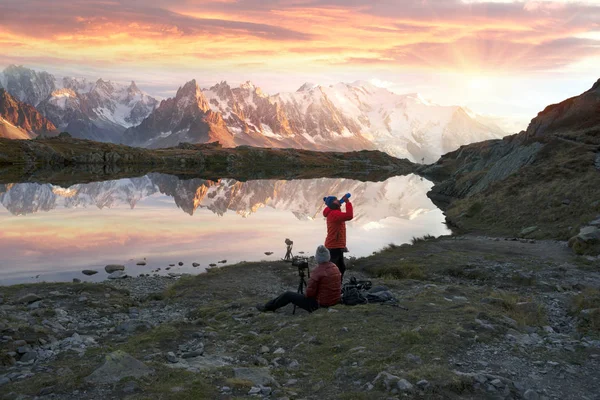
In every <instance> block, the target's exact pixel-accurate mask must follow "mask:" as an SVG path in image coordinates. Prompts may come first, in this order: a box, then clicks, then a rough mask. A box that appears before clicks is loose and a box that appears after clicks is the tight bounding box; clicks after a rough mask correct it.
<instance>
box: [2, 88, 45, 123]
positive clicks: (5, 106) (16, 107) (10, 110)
mask: <svg viewBox="0 0 600 400" xmlns="http://www.w3.org/2000/svg"><path fill="white" fill-rule="evenodd" d="M0 118H2V119H4V120H5V121H8V122H9V123H10V124H12V125H14V126H16V127H18V128H21V129H23V130H24V131H26V132H34V133H46V132H53V131H55V130H56V127H55V126H54V125H53V124H52V122H50V121H48V120H47V119H46V118H44V117H43V116H42V114H40V113H39V112H38V110H36V109H35V107H33V106H31V105H29V104H27V103H23V102H21V101H18V100H17V99H15V98H13V97H12V96H11V95H10V93H8V92H7V91H6V90H4V89H0Z"/></svg>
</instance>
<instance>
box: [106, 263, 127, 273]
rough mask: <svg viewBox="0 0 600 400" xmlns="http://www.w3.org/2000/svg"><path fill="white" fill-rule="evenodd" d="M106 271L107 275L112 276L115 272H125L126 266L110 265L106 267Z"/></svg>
mask: <svg viewBox="0 0 600 400" xmlns="http://www.w3.org/2000/svg"><path fill="white" fill-rule="evenodd" d="M104 270H105V271H106V272H107V273H109V274H112V273H113V272H115V271H124V270H125V266H124V265H119V264H109V265H107V266H106V267H104Z"/></svg>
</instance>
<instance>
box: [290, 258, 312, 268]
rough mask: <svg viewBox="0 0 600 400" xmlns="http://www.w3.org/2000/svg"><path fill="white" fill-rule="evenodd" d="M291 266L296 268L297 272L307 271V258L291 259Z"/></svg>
mask: <svg viewBox="0 0 600 400" xmlns="http://www.w3.org/2000/svg"><path fill="white" fill-rule="evenodd" d="M292 265H293V266H294V267H298V270H303V269H308V257H299V256H295V257H294V258H293V259H292Z"/></svg>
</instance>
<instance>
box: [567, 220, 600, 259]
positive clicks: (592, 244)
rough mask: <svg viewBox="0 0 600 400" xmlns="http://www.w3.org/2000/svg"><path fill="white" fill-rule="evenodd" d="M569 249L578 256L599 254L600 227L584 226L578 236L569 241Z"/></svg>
mask: <svg viewBox="0 0 600 400" xmlns="http://www.w3.org/2000/svg"><path fill="white" fill-rule="evenodd" d="M569 247H571V248H572V249H573V251H574V252H575V253H576V254H579V255H597V254H600V227H597V226H584V227H583V228H581V229H580V230H579V234H577V235H576V236H573V237H572V238H571V239H569Z"/></svg>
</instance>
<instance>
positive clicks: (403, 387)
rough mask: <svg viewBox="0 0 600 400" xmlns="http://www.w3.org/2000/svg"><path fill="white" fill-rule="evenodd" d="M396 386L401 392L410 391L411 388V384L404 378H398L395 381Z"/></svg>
mask: <svg viewBox="0 0 600 400" xmlns="http://www.w3.org/2000/svg"><path fill="white" fill-rule="evenodd" d="M396 386H398V390H400V391H401V392H410V391H411V390H412V389H413V385H412V384H411V383H410V382H409V381H407V380H406V379H400V380H399V381H398V382H396Z"/></svg>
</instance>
